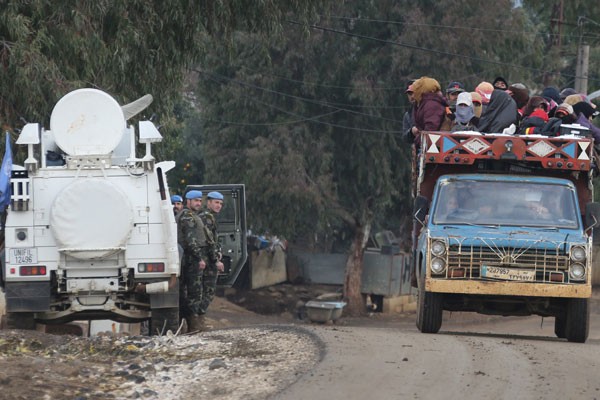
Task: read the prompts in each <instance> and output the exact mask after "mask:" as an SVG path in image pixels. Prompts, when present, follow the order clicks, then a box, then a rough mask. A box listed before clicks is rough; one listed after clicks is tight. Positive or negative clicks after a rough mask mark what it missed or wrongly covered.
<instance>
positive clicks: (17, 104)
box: [0, 0, 313, 158]
mask: <svg viewBox="0 0 600 400" xmlns="http://www.w3.org/2000/svg"><path fill="white" fill-rule="evenodd" d="M0 6H1V11H0V122H1V123H2V126H3V127H4V129H8V130H12V129H15V128H19V127H21V126H22V125H23V122H22V120H21V119H26V120H30V121H36V122H42V123H44V125H45V126H47V122H48V118H49V116H50V112H51V110H52V107H53V106H54V104H55V103H56V101H57V100H58V99H59V98H60V97H62V96H63V95H64V94H66V93H67V92H69V91H71V90H74V89H77V88H81V87H96V88H100V89H102V90H105V91H107V92H109V93H111V94H113V95H114V96H115V97H116V98H117V99H118V101H119V102H120V103H121V104H125V103H127V102H129V101H132V100H135V99H137V98H139V97H140V96H142V95H144V94H146V93H150V94H152V95H154V99H155V102H154V105H153V106H152V111H153V112H155V113H156V114H158V115H159V116H160V120H159V123H160V125H161V126H162V130H163V136H164V137H165V141H164V142H163V145H162V146H159V147H158V148H157V156H158V157H159V158H167V156H171V155H172V154H173V153H175V152H177V151H179V149H180V148H181V143H180V142H179V141H178V134H179V132H180V130H181V129H182V127H181V121H178V120H177V118H176V116H175V115H174V110H175V107H176V105H177V104H178V103H180V101H181V98H180V95H181V92H182V84H183V80H184V78H185V76H186V72H187V70H186V68H187V67H189V66H190V65H191V64H192V63H193V62H194V61H196V60H197V59H198V55H199V54H200V51H201V46H202V44H203V42H202V41H201V38H202V36H204V35H211V36H213V37H217V38H220V40H223V41H227V40H228V38H229V35H230V33H231V32H232V31H234V30H247V31H251V32H255V31H268V32H275V33H276V32H278V31H279V30H280V26H281V20H282V19H283V18H284V16H285V12H287V10H293V11H298V12H299V13H300V15H304V14H308V13H310V11H311V9H312V7H313V1H312V0H311V1H307V2H305V1H291V2H287V3H286V5H285V6H279V5H278V4H275V2H273V1H263V2H259V3H255V2H249V1H247V0H228V1H220V2H212V1H192V0H184V1H177V2H167V1H159V0H150V1H141V0H131V1H130V0H128V1H123V0H117V1H112V0H99V1H93V2H71V1H53V2H48V1H42V0H32V1H6V0H2V1H0Z"/></svg>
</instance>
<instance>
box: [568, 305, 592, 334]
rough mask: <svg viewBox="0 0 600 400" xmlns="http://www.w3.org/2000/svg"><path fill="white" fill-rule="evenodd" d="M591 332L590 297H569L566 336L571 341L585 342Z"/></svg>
mask: <svg viewBox="0 0 600 400" xmlns="http://www.w3.org/2000/svg"><path fill="white" fill-rule="evenodd" d="M589 332H590V304H589V299H569V300H568V302H567V318H566V329H565V336H566V338H567V340H568V341H569V342H576V343H585V341H586V340H587V338H588V334H589Z"/></svg>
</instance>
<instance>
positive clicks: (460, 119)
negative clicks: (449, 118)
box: [451, 92, 478, 132]
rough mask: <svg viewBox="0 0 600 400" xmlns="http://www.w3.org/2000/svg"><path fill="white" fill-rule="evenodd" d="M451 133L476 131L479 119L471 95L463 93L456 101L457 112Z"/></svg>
mask: <svg viewBox="0 0 600 400" xmlns="http://www.w3.org/2000/svg"><path fill="white" fill-rule="evenodd" d="M454 116H455V118H454V123H453V125H452V129H451V132H460V131H476V130H477V123H476V122H477V121H478V118H477V117H476V116H475V111H474V110H473V99H472V98H471V94H470V93H467V92H463V93H461V94H459V95H458V98H457V99H456V111H455V112H454Z"/></svg>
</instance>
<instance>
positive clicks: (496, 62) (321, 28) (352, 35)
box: [286, 20, 600, 81]
mask: <svg viewBox="0 0 600 400" xmlns="http://www.w3.org/2000/svg"><path fill="white" fill-rule="evenodd" d="M286 22H287V23H289V24H292V25H298V26H306V27H309V28H311V29H315V30H320V31H323V32H328V33H337V34H341V35H345V36H350V37H355V38H359V39H365V40H371V41H374V42H378V43H384V44H390V45H394V46H399V47H405V48H407V49H411V50H418V51H424V52H429V53H434V54H440V55H444V56H450V57H455V58H463V59H468V60H474V61H479V62H483V63H489V64H496V65H502V66H505V67H511V68H516V69H525V70H530V71H533V72H537V73H540V74H544V73H552V71H545V70H542V69H539V68H533V67H525V66H522V65H516V64H510V63H505V62H502V61H495V60H490V59H486V58H481V57H473V56H468V55H465V54H457V53H451V52H448V51H442V50H434V49H428V48H426V47H421V46H416V45H412V44H407V43H400V42H394V41H392V40H386V39H379V38H376V37H372V36H366V35H361V34H357V33H351V32H347V31H342V30H339V29H333V28H326V27H322V26H318V25H312V24H308V25H307V24H302V23H300V22H297V21H290V20H288V21H286ZM561 75H563V76H567V77H575V75H570V74H564V73H561ZM588 81H600V79H596V78H590V77H588Z"/></svg>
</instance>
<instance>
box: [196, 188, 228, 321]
mask: <svg viewBox="0 0 600 400" xmlns="http://www.w3.org/2000/svg"><path fill="white" fill-rule="evenodd" d="M221 208H223V195H222V194H221V193H219V192H210V193H209V194H208V195H206V210H204V212H202V214H200V218H202V222H203V223H204V226H205V227H206V239H207V240H206V241H207V243H208V261H207V265H206V269H205V270H204V274H203V275H204V277H203V282H202V283H203V285H202V287H203V290H202V300H201V301H200V310H201V313H205V312H206V310H207V309H208V306H209V305H210V303H211V302H212V301H213V299H214V297H215V290H216V287H217V276H218V274H219V272H223V271H224V270H225V267H224V265H223V263H222V262H221V258H222V253H221V244H220V243H219V238H218V236H217V220H216V215H217V214H218V213H219V212H220V211H221Z"/></svg>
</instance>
